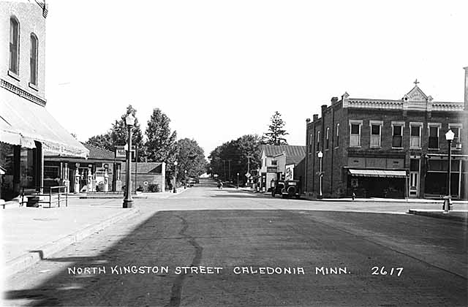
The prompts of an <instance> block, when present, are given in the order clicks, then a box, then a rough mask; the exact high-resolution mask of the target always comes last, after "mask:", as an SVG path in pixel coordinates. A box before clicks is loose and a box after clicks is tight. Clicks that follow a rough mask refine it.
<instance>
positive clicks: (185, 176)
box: [184, 170, 187, 189]
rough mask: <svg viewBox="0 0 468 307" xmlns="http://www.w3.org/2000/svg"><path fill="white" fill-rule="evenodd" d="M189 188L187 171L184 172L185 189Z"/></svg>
mask: <svg viewBox="0 0 468 307" xmlns="http://www.w3.org/2000/svg"><path fill="white" fill-rule="evenodd" d="M186 188H187V170H185V171H184V189H186Z"/></svg>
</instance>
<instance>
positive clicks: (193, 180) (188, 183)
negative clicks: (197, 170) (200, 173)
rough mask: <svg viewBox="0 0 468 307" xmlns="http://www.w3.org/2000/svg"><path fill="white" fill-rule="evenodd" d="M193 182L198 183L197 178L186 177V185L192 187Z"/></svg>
mask: <svg viewBox="0 0 468 307" xmlns="http://www.w3.org/2000/svg"><path fill="white" fill-rule="evenodd" d="M195 183H198V180H197V179H195V178H189V179H187V186H188V187H193V185H194V184H195Z"/></svg>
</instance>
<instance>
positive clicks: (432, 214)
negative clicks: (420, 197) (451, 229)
mask: <svg viewBox="0 0 468 307" xmlns="http://www.w3.org/2000/svg"><path fill="white" fill-rule="evenodd" d="M408 214H414V215H421V216H427V217H435V218H440V219H447V220H453V221H459V222H465V223H467V222H468V220H467V218H466V217H465V216H462V215H454V214H453V212H452V213H450V212H449V213H443V211H440V212H439V211H422V210H412V209H410V210H408ZM465 214H466V212H465Z"/></svg>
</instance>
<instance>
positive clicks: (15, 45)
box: [9, 17, 19, 75]
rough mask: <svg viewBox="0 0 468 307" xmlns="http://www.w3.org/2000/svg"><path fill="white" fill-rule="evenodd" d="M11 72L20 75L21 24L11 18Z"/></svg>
mask: <svg viewBox="0 0 468 307" xmlns="http://www.w3.org/2000/svg"><path fill="white" fill-rule="evenodd" d="M9 69H10V72H12V73H14V74H16V75H18V74H19V22H18V20H17V19H16V18H15V17H11V18H10V68H9Z"/></svg>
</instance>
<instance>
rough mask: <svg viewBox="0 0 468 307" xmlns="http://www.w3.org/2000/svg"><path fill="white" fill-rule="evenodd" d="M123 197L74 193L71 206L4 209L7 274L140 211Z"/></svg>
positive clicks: (1, 215) (167, 194)
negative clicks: (126, 205)
mask: <svg viewBox="0 0 468 307" xmlns="http://www.w3.org/2000/svg"><path fill="white" fill-rule="evenodd" d="M181 192H183V188H178V189H177V193H172V192H161V193H146V194H143V195H139V197H137V198H155V199H158V198H159V199H161V198H169V197H172V196H175V195H178V194H180V193H181ZM122 205H123V199H122V198H115V197H112V198H88V199H83V198H81V197H80V195H71V196H70V197H69V198H68V206H67V207H66V206H65V204H62V205H61V207H52V208H48V207H47V206H46V207H43V208H32V207H25V206H24V207H14V205H11V206H8V207H7V209H0V220H1V229H2V230H1V234H2V251H3V255H2V257H3V258H1V260H2V261H3V264H2V267H1V268H2V272H3V274H4V276H5V275H6V276H10V275H12V274H15V273H16V272H19V271H22V270H24V269H26V268H28V267H29V266H31V265H33V264H34V263H36V262H38V261H40V260H41V259H44V258H47V257H50V256H51V255H52V254H54V253H56V252H58V251H60V250H62V249H64V248H66V247H67V246H69V245H71V244H73V243H75V242H78V241H80V240H83V239H84V238H86V237H87V236H90V235H92V234H94V233H96V232H98V231H100V230H102V229H104V228H106V227H108V226H110V225H112V224H114V223H116V222H118V221H120V220H123V219H126V218H129V217H131V216H132V215H135V214H138V212H139V210H138V207H137V206H136V205H135V202H134V207H133V208H127V209H125V208H123V207H122Z"/></svg>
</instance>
